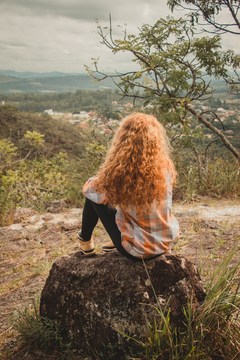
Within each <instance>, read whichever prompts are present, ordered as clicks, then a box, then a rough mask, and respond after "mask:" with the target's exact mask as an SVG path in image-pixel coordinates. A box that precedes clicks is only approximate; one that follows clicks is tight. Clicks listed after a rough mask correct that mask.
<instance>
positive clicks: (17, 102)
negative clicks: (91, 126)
mask: <svg viewBox="0 0 240 360" xmlns="http://www.w3.org/2000/svg"><path fill="white" fill-rule="evenodd" d="M118 98H119V97H118V96H117V95H116V93H115V92H113V91H112V90H111V89H110V90H77V91H75V92H74V93H71V92H67V93H60V94H59V93H54V94H33V93H30V94H14V95H1V96H0V100H2V101H5V102H6V104H9V105H12V106H15V107H17V108H18V110H19V111H32V110H34V111H36V112H44V110H47V109H53V111H57V112H64V113H66V112H71V113H73V112H77V111H92V110H97V109H98V110H99V109H100V110H103V109H105V108H106V107H109V105H110V104H111V103H112V101H114V100H117V99H118Z"/></svg>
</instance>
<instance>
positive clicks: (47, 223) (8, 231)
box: [0, 198, 240, 360]
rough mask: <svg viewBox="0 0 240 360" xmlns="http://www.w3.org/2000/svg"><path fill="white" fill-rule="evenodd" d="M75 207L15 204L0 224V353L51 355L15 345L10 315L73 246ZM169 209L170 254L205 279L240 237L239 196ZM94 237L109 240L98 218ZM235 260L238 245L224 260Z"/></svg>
mask: <svg viewBox="0 0 240 360" xmlns="http://www.w3.org/2000/svg"><path fill="white" fill-rule="evenodd" d="M81 213H82V210H81V209H67V210H65V211H63V212H61V213H57V214H56V213H45V214H38V213H34V212H33V211H32V210H31V211H30V210H29V211H28V210H21V209H20V210H19V211H18V212H16V214H15V218H14V222H15V223H14V224H12V225H10V226H7V227H3V228H0V248H1V253H0V359H11V360H21V359H25V360H37V359H53V356H48V355H46V354H44V353H42V352H39V351H38V350H35V351H34V350H32V352H28V351H27V350H26V349H21V348H20V347H19V337H18V334H16V332H15V331H13V329H12V326H11V320H10V318H11V315H12V314H13V313H16V311H17V310H20V311H21V310H22V309H23V308H24V307H26V306H28V305H29V304H31V302H32V299H35V298H36V296H37V294H40V293H41V290H42V288H43V286H44V284H45V281H46V278H47V276H48V273H49V270H50V268H51V266H52V263H53V262H54V261H55V259H56V258H58V257H61V256H63V255H65V254H68V253H71V252H74V251H76V250H77V249H78V241H77V238H76V234H77V232H78V231H79V229H80V227H81ZM173 214H174V215H175V217H176V218H177V219H178V221H179V223H180V237H179V239H178V240H177V241H176V243H175V244H174V248H173V254H177V255H182V256H185V257H186V258H187V259H189V260H191V261H192V262H194V263H195V264H196V265H197V267H198V269H199V271H200V273H201V276H202V278H203V280H205V278H206V277H208V276H210V274H211V271H213V270H214V268H215V267H216V266H217V265H218V264H219V263H220V262H221V260H222V259H224V258H225V257H226V256H227V254H228V253H229V252H230V251H231V250H232V249H233V248H234V247H236V246H237V244H238V242H239V240H240V199H231V200H229V199H228V200H213V199H210V198H201V199H199V201H197V202H196V201H195V202H192V203H181V202H177V203H176V204H174V206H173ZM94 240H95V245H96V250H97V252H100V251H101V246H102V244H103V243H105V242H106V241H108V240H109V238H108V235H107V234H106V231H105V230H104V228H103V226H102V224H101V223H99V224H98V225H97V227H96V229H95V230H94ZM237 263H240V251H239V250H238V251H237V252H236V256H235V258H234V259H232V260H231V262H230V265H229V266H235V265H236V264H237ZM55 358H56V359H57V358H58V357H55Z"/></svg>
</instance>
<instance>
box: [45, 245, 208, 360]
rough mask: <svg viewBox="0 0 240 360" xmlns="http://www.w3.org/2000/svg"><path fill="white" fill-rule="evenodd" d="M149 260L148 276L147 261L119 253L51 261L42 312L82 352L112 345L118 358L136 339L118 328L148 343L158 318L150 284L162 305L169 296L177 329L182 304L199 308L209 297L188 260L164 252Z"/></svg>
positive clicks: (133, 348) (134, 346)
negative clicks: (190, 303)
mask: <svg viewBox="0 0 240 360" xmlns="http://www.w3.org/2000/svg"><path fill="white" fill-rule="evenodd" d="M145 264H146V268H147V271H148V274H149V277H148V274H147V272H146V269H145V267H144V264H143V263H141V262H139V263H135V262H132V261H131V260H128V259H125V258H124V257H123V256H121V255H120V254H119V253H117V252H113V253H111V254H102V255H98V256H95V257H92V258H84V257H83V256H81V254H80V252H79V251H77V252H75V253H73V254H71V255H66V256H63V257H62V258H60V259H58V260H56V261H55V263H54V264H53V266H52V269H51V271H50V274H49V277H48V278H47V281H46V284H45V286H44V288H43V291H42V294H41V303H40V313H41V316H43V317H48V318H50V319H52V320H55V321H56V323H57V325H58V326H59V327H60V328H61V329H63V330H65V331H66V333H67V335H68V336H71V337H72V340H73V343H74V346H75V348H77V349H81V350H82V351H83V352H84V354H87V353H89V354H90V353H91V351H92V350H93V349H94V351H98V352H103V351H104V349H105V350H106V349H107V347H106V346H109V344H111V346H110V348H109V349H111V348H112V347H113V348H114V349H115V350H116V351H117V353H116V356H117V357H116V358H120V356H121V354H124V353H130V352H131V351H132V352H136V351H137V350H138V349H139V345H138V343H137V342H135V341H133V340H130V339H129V338H127V337H125V336H123V335H121V334H120V333H119V331H120V332H121V333H123V334H126V335H128V336H131V337H135V336H136V339H137V340H142V341H146V335H147V321H149V322H152V321H153V319H154V318H156V319H157V318H159V315H158V313H157V311H156V308H155V307H157V306H158V305H157V301H156V298H155V295H154V292H153V290H152V286H151V282H152V285H153V288H154V290H155V293H156V296H157V298H158V302H159V304H160V306H161V307H162V309H163V308H164V307H165V305H166V303H167V301H168V299H169V297H170V300H169V304H168V306H169V307H170V308H171V323H172V324H173V325H176V326H178V327H183V326H184V325H183V321H184V315H183V312H182V308H183V306H186V305H187V302H188V300H189V299H190V297H191V296H193V303H194V304H195V305H196V306H197V305H198V304H199V302H202V301H203V300H204V297H205V290H204V287H203V285H202V282H201V279H200V276H199V273H198V271H197V268H196V267H195V266H194V264H193V263H192V262H190V261H188V260H187V259H186V258H184V257H180V256H174V255H162V256H159V257H158V258H156V259H154V260H149V261H146V262H145ZM149 279H151V281H150V280H149ZM103 344H104V345H105V346H104V345H103ZM109 351H111V350H109Z"/></svg>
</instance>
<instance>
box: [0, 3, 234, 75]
mask: <svg viewBox="0 0 240 360" xmlns="http://www.w3.org/2000/svg"><path fill="white" fill-rule="evenodd" d="M0 9H1V10H0V47H1V53H0V69H11V70H15V71H26V70H30V71H44V72H45V71H54V70H56V71H63V72H74V73H76V72H84V64H87V65H90V64H91V62H92V60H91V58H92V57H93V58H98V57H100V68H101V69H104V70H108V71H113V70H114V69H118V70H122V71H125V70H128V69H129V70H131V69H133V68H135V67H136V65H135V64H134V63H132V62H131V56H129V55H128V54H127V53H121V54H120V53H119V54H117V55H114V54H112V53H111V51H110V50H109V49H107V48H106V47H104V46H102V45H101V44H100V43H99V38H98V36H97V34H96V30H97V27H96V24H95V21H94V19H95V18H98V19H99V22H100V24H101V25H102V26H108V25H109V13H111V16H112V23H113V29H114V36H115V38H119V37H121V35H122V29H121V28H120V27H118V26H117V25H123V24H124V23H126V24H127V30H128V33H137V32H138V27H141V25H142V24H143V23H148V24H154V23H155V22H156V21H157V20H158V19H159V18H160V17H163V18H165V17H166V15H168V14H171V13H170V10H169V8H168V6H167V0H151V1H150V0H131V1H129V0H103V1H97V0H88V1H86V0H68V1H66V0H0ZM181 15H184V14H183V13H182V12H177V16H178V17H179V16H181ZM225 43H226V44H227V45H226V46H229V44H231V45H232V44H233V47H234V41H231V40H230V39H229V37H228V38H226V41H225ZM224 46H225V45H224ZM235 46H236V45H235Z"/></svg>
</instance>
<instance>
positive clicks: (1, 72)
mask: <svg viewBox="0 0 240 360" xmlns="http://www.w3.org/2000/svg"><path fill="white" fill-rule="evenodd" d="M0 75H5V76H13V77H16V78H24V79H34V78H48V77H59V76H69V75H81V74H75V73H74V74H72V73H62V72H59V71H51V72H44V73H39V72H32V71H24V72H18V71H13V70H0ZM82 75H83V74H82Z"/></svg>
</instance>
